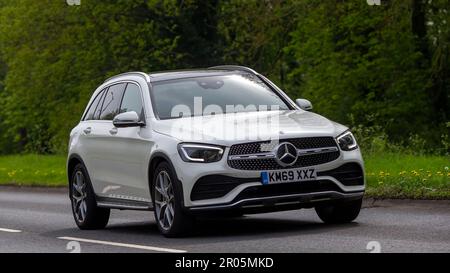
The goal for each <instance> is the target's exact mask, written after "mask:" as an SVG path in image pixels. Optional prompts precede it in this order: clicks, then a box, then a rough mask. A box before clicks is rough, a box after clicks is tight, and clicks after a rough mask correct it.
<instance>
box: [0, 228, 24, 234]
mask: <svg viewBox="0 0 450 273" xmlns="http://www.w3.org/2000/svg"><path fill="white" fill-rule="evenodd" d="M0 231H3V232H10V233H20V232H22V231H21V230H17V229H9V228H0Z"/></svg>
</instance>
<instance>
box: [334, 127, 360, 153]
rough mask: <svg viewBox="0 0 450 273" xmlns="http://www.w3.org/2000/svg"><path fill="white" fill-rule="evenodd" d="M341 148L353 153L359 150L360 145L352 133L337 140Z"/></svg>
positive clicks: (346, 133)
mask: <svg viewBox="0 0 450 273" xmlns="http://www.w3.org/2000/svg"><path fill="white" fill-rule="evenodd" d="M336 140H337V142H338V144H339V147H341V150H343V151H351V150H354V149H356V148H358V144H357V143H356V139H355V137H354V136H353V134H352V133H351V132H350V131H347V132H345V133H343V134H342V135H340V136H338V137H337V138H336Z"/></svg>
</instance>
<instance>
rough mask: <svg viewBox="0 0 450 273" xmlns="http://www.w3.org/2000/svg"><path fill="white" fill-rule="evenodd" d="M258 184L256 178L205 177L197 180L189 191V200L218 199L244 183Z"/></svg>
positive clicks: (258, 180)
mask: <svg viewBox="0 0 450 273" xmlns="http://www.w3.org/2000/svg"><path fill="white" fill-rule="evenodd" d="M251 182H260V179H258V178H236V177H231V176H226V175H207V176H203V177H201V178H200V179H198V180H197V182H196V183H195V185H194V187H193V188H192V191H191V200H192V201H196V200H204V199H212V198H220V197H223V196H225V195H226V194H227V193H229V192H230V191H231V190H233V189H234V188H236V187H237V186H239V185H241V184H244V183H251Z"/></svg>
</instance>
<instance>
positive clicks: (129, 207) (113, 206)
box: [97, 202, 153, 210]
mask: <svg viewBox="0 0 450 273" xmlns="http://www.w3.org/2000/svg"><path fill="white" fill-rule="evenodd" d="M97 206H99V207H101V208H110V209H120V210H153V206H150V205H149V206H139V205H128V204H118V203H113V202H97Z"/></svg>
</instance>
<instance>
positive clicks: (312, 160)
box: [228, 137, 339, 171]
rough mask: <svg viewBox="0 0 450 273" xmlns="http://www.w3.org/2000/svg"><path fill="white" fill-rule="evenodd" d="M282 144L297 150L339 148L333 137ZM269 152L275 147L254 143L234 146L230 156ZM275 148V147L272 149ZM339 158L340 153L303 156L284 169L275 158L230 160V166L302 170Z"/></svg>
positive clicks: (288, 140) (268, 144)
mask: <svg viewBox="0 0 450 273" xmlns="http://www.w3.org/2000/svg"><path fill="white" fill-rule="evenodd" d="M280 142H289V143H292V144H293V145H294V146H295V147H296V148H297V149H314V148H325V147H337V144H336V142H335V140H334V139H333V138H332V137H310V138H296V139H286V140H284V139H283V140H280ZM263 145H266V146H265V147H264V148H265V149H267V150H273V149H274V148H275V145H273V144H270V143H269V142H253V143H244V144H237V145H233V146H231V148H230V153H229V155H246V154H258V153H262V152H264V151H261V147H263ZM272 146H274V147H272ZM338 157H339V151H336V152H331V153H323V154H311V155H306V156H301V157H299V158H298V159H297V161H296V162H295V164H294V165H292V166H288V167H283V166H281V165H279V164H278V163H277V161H276V160H275V159H273V158H265V159H245V160H228V165H229V166H230V167H231V168H234V169H239V170H254V171H256V170H278V169H288V168H301V167H308V166H314V165H320V164H324V163H327V162H330V161H333V160H336V159H337V158H338Z"/></svg>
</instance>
